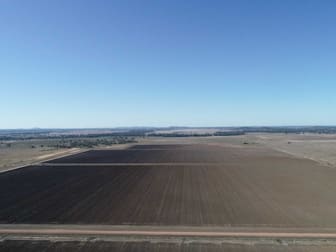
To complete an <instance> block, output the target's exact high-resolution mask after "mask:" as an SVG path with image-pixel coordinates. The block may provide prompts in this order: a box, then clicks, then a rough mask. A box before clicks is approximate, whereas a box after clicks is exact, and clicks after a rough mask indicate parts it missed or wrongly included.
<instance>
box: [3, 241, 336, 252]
mask: <svg viewBox="0 0 336 252" xmlns="http://www.w3.org/2000/svg"><path fill="white" fill-rule="evenodd" d="M0 251H1V252H2V251H12V252H23V251H24V252H33V251H34V252H35V251H45V252H56V251H63V252H70V251H82V252H91V251H97V252H107V251H121V252H134V251H149V252H151V251H153V252H154V251H158V252H168V251H177V252H180V251H181V252H182V251H184V252H188V251H190V252H193V251H207V252H220V251H231V252H269V251H272V252H280V251H281V252H329V251H333V247H331V246H312V247H310V246H279V245H259V246H251V245H237V244H174V243H149V242H131V243H130V242H48V241H40V242H39V241H34V242H30V241H5V242H4V244H3V245H2V246H1V247H0Z"/></svg>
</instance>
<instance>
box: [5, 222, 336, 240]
mask: <svg viewBox="0 0 336 252" xmlns="http://www.w3.org/2000/svg"><path fill="white" fill-rule="evenodd" d="M6 240H34V241H36V240H40V241H42V240H47V241H94V242H97V241H110V242H115V241H119V242H120V241H123V242H169V243H215V244H220V243H232V244H249V245H258V244H271V245H336V228H329V229H323V228H321V229H319V228H316V229H315V228H310V229H298V228H293V229H290V228H253V227H250V228H239V227H237V228H234V227H232V228H228V227H213V228H211V227H195V226H191V227H185V226H184V227H177V226H176V227H175V226H174V227H173V226H169V227H165V226H110V225H107V226H105V225H101V226H96V225H46V224H42V225H37V224H32V225H29V224H24V225H21V224H5V225H3V224H1V225H0V242H2V241H6Z"/></svg>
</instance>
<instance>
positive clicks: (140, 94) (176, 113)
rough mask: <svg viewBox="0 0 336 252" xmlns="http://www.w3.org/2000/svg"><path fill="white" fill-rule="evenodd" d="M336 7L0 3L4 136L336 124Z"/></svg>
mask: <svg viewBox="0 0 336 252" xmlns="http://www.w3.org/2000/svg"><path fill="white" fill-rule="evenodd" d="M335 13H336V1H334V0H330V1H327V0H314V1H310V0H302V1H300V0H281V1H280V0H264V1H261V0H245V1H241V0H231V1H225V0H221V1H206V0H204V1H197V0H193V1H191V0H190V1H181V0H164V1H163V0H161V1H160V0H152V1H147V0H141V1H140V0H134V1H128V0H120V1H113V0H110V1H109V0H106V1H100V0H91V1H84V0H81V1H76V0H57V1H45V0H43V1H42V0H41V1H37V0H36V1H33V0H22V1H17V0H2V1H0V92H1V93H0V128H30V127H44V128H45V127H48V128H49V127H68V128H69V127H70V128H72V127H117V126H170V125H175V126H234V125H336V14H335Z"/></svg>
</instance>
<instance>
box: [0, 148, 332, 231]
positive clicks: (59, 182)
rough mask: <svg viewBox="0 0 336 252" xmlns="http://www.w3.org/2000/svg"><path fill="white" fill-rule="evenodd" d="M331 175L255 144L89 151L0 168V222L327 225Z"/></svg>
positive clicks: (308, 162) (324, 169) (329, 171)
mask: <svg viewBox="0 0 336 252" xmlns="http://www.w3.org/2000/svg"><path fill="white" fill-rule="evenodd" d="M50 163H53V164H50ZM67 163H71V164H67ZM90 163H91V165H90ZM95 163H97V165H95ZM120 163H123V164H122V165H121V164H120ZM99 164H100V165H99ZM335 181H336V170H335V169H333V168H330V167H324V166H321V165H319V164H317V163H316V162H314V161H311V160H307V159H300V158H294V157H291V156H289V155H286V154H283V153H280V152H276V151H273V150H270V149H267V148H264V147H262V146H246V147H245V146H237V147H234V146H231V145H227V146H225V145H216V144H213V145H212V144H201V145H200V144H193V145H141V146H135V147H132V148H130V149H127V150H104V151H98V150H97V151H89V152H85V153H80V154H76V155H73V156H69V157H66V158H61V159H57V160H54V161H49V164H47V165H40V166H31V167H26V168H22V169H18V170H14V171H11V172H6V173H2V174H0V198H1V201H0V223H63V224H76V223H77V224H113V225H122V224H133V225H168V226H169V225H180V226H202V225H206V226H258V227H260V226H262V227H336V197H335V196H334V192H335V191H336V183H335Z"/></svg>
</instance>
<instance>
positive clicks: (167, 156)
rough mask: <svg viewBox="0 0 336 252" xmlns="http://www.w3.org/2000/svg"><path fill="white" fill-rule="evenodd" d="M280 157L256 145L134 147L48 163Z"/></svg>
mask: <svg viewBox="0 0 336 252" xmlns="http://www.w3.org/2000/svg"><path fill="white" fill-rule="evenodd" d="M279 157H280V158H281V157H286V158H288V155H284V154H282V153H280V152H275V151H273V152H270V151H268V150H267V149H265V148H260V147H257V146H254V147H249V146H246V147H245V148H242V147H240V146H231V145H229V146H226V145H222V146H217V145H209V144H206V145H205V144H191V145H181V146H178V145H157V146H155V145H148V146H147V145H137V146H134V147H132V148H129V149H126V150H90V151H87V152H82V153H79V154H76V155H71V156H67V157H63V158H59V159H54V160H52V161H48V163H75V164H81V163H85V164H88V163H153V164H156V163H172V164H173V163H225V164H227V163H228V162H236V163H237V162H240V161H242V160H247V159H250V158H252V159H254V158H266V159H267V158H268V159H271V158H275V159H276V158H279Z"/></svg>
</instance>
